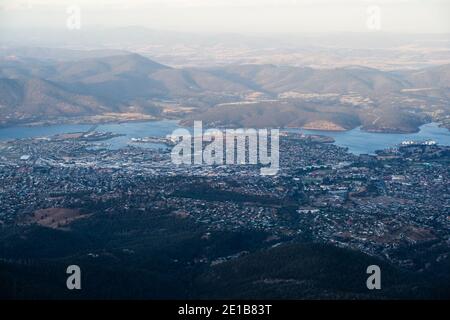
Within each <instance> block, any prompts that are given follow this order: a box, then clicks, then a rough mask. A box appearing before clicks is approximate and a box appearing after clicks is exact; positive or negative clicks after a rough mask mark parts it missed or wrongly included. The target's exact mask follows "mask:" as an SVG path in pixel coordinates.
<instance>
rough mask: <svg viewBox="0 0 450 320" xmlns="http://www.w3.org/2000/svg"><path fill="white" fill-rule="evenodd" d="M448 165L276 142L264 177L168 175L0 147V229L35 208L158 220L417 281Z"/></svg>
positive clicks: (447, 154) (147, 165) (126, 160)
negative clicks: (330, 254) (296, 246)
mask: <svg viewBox="0 0 450 320" xmlns="http://www.w3.org/2000/svg"><path fill="white" fill-rule="evenodd" d="M449 164H450V147H445V146H439V145H436V144H432V143H424V144H414V143H411V144H410V143H408V144H403V145H401V146H399V147H398V148H393V149H389V150H384V151H380V152H378V154H376V155H360V156H357V155H353V154H351V153H348V152H347V150H345V149H344V148H340V147H337V146H335V145H333V144H331V143H326V142H325V143H324V142H323V141H321V140H320V139H319V140H317V139H304V137H302V138H300V137H298V136H296V135H294V134H292V135H291V134H287V135H284V136H283V137H282V138H281V144H280V171H279V174H278V175H277V176H273V177H271V176H261V175H260V170H259V169H260V168H259V167H258V166H257V165H242V166H237V165H228V166H227V165H221V166H203V165H196V166H194V165H192V166H190V165H181V166H177V165H174V164H172V162H171V159H170V151H169V150H167V149H159V150H156V149H149V148H141V147H133V146H129V147H126V148H122V149H119V150H109V149H108V148H105V147H104V145H102V144H96V143H92V142H90V141H85V140H79V139H78V140H77V139H61V138H60V137H59V138H58V139H51V138H46V139H23V140H15V141H10V142H4V143H2V144H0V180H1V181H2V183H1V184H0V224H8V223H20V221H21V219H22V218H23V217H24V216H27V215H33V214H34V213H35V212H36V211H37V210H39V209H45V208H76V209H80V210H82V211H86V212H88V213H93V214H124V213H125V214H126V213H127V212H129V211H139V212H142V213H148V214H170V215H173V216H174V217H176V218H180V219H193V220H194V221H196V222H198V223H203V224H206V225H208V226H209V227H210V228H211V229H224V230H238V229H241V228H245V229H255V230H259V231H262V232H266V233H267V234H268V235H271V236H274V237H279V238H280V239H284V241H295V239H298V238H299V237H300V238H301V239H309V240H311V241H319V242H327V243H334V244H336V245H339V246H342V247H349V248H354V249H358V250H362V251H364V252H366V253H369V254H372V255H377V256H382V257H384V258H387V259H389V260H391V261H394V262H396V263H397V264H398V265H402V266H406V267H411V268H419V269H420V268H426V267H427V264H426V263H425V264H424V263H422V261H421V260H420V261H419V260H417V259H416V258H415V257H416V256H419V255H421V254H422V255H423V254H424V253H430V252H431V253H430V254H431V256H432V258H430V259H433V261H439V260H442V259H444V258H446V257H447V256H448V255H449V254H450V232H449V231H450V183H449V179H450V169H449V168H450V166H449ZM403 248H409V250H408V252H409V254H407V255H405V254H404V253H403V251H402V249H403ZM400 252H402V254H400Z"/></svg>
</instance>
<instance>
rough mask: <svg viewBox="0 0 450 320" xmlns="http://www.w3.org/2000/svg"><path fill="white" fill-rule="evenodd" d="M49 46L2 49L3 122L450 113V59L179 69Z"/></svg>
mask: <svg viewBox="0 0 450 320" xmlns="http://www.w3.org/2000/svg"><path fill="white" fill-rule="evenodd" d="M42 50H43V49H39V50H38V57H39V58H34V57H30V56H29V55H25V56H23V55H21V54H20V52H23V49H22V51H20V50H19V52H18V54H17V55H11V54H9V55H8V56H3V57H2V58H0V77H1V80H0V83H1V85H0V92H1V94H0V104H1V108H0V114H1V115H2V121H1V122H2V124H4V125H6V124H11V123H17V122H32V121H36V120H43V119H56V118H57V117H80V116H89V115H101V114H104V113H108V112H115V113H121V112H136V113H141V114H150V115H152V116H163V115H164V114H165V113H167V112H168V110H170V115H171V116H174V117H177V118H179V119H182V120H186V121H187V122H189V120H195V119H199V120H204V121H206V122H208V124H210V125H228V126H251V127H266V126H276V127H286V126H299V127H305V128H310V129H326V130H345V129H351V128H354V127H356V126H360V125H362V126H363V127H364V128H365V129H368V130H373V131H393V132H411V131H415V130H417V127H418V126H420V125H421V124H423V123H425V122H429V121H431V120H434V121H441V122H443V123H446V122H445V121H446V119H447V116H448V114H449V104H448V101H449V90H450V89H449V88H450V65H444V66H439V67H431V68H426V69H422V70H406V71H381V70H377V69H374V68H368V67H359V66H349V67H343V68H334V69H314V68H310V67H291V66H276V65H230V66H225V67H214V68H173V67H169V66H166V65H163V64H160V63H157V62H155V61H152V60H150V59H147V58H145V57H143V56H141V55H138V54H134V53H128V54H124V53H123V52H117V54H115V55H111V56H104V55H103V54H104V53H105V52H98V53H95V52H87V53H86V54H85V56H87V57H88V58H85V59H77V60H74V61H61V60H60V59H42V58H41V56H40V53H42ZM69 52H70V51H69ZM9 53H11V52H9ZM50 56H51V55H50ZM69 56H70V54H69ZM54 57H56V56H54ZM186 110H189V112H188V113H186ZM166 115H167V114H166ZM394 115H395V116H394Z"/></svg>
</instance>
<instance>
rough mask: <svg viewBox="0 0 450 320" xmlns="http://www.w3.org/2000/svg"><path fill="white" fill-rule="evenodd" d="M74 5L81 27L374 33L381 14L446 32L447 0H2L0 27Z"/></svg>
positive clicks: (385, 27)
mask: <svg viewBox="0 0 450 320" xmlns="http://www.w3.org/2000/svg"><path fill="white" fill-rule="evenodd" d="M74 5H75V6H78V7H79V8H80V9H81V23H82V26H85V27H90V26H104V27H117V26H130V25H134V26H136V25H139V26H146V27H150V28H154V29H166V30H176V31H195V32H240V33H245V32H251V33H254V32H262V33H265V32H289V33H291V32H292V33H301V32H332V31H338V32H341V31H351V32H365V31H371V32H374V30H378V28H371V29H370V28H369V27H368V20H369V19H370V18H371V17H372V18H373V14H377V12H379V18H380V19H379V20H378V21H379V22H380V23H379V30H380V31H385V32H408V33H450V0H0V28H7V27H25V28H27V27H32V28H36V27H54V28H65V27H66V21H67V18H68V13H67V12H66V10H67V8H68V7H70V6H74ZM374 8H375V11H374ZM377 8H379V9H377ZM377 10H379V11H377ZM372 21H373V20H372ZM372 26H373V24H372Z"/></svg>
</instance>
